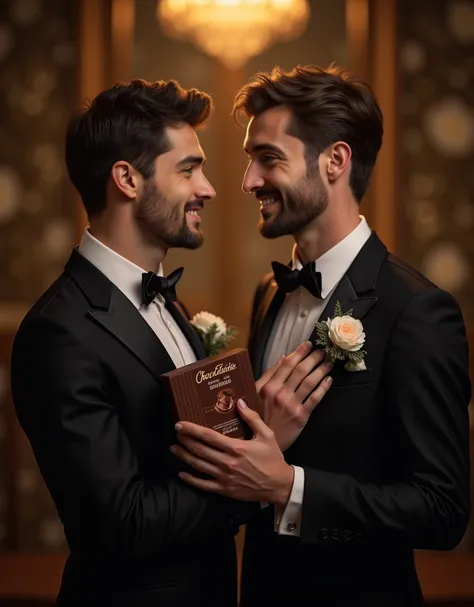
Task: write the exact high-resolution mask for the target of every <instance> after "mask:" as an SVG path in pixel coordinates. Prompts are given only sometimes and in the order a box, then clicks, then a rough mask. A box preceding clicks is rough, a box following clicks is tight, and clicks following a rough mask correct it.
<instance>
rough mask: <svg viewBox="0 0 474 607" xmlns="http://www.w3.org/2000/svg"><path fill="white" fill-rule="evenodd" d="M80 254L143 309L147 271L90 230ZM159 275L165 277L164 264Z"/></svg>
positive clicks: (80, 248) (86, 234)
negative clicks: (103, 241)
mask: <svg viewBox="0 0 474 607" xmlns="http://www.w3.org/2000/svg"><path fill="white" fill-rule="evenodd" d="M78 252H79V253H80V254H81V255H82V256H83V257H85V258H86V259H87V260H88V261H90V262H91V263H92V264H93V265H94V266H95V267H96V268H97V269H99V270H100V271H101V272H102V274H104V275H105V276H106V277H107V278H108V279H109V280H110V281H111V282H113V283H114V285H115V286H116V287H117V288H118V289H120V290H121V291H122V293H123V294H124V295H125V296H126V297H128V299H129V300H130V301H131V302H132V303H133V305H134V306H135V307H136V308H137V310H138V309H139V308H140V307H141V305H142V295H141V285H142V274H143V272H145V270H143V269H142V268H140V267H139V266H137V265H135V264H134V263H132V262H131V261H129V260H128V259H126V258H125V257H122V256H121V255H119V254H118V253H116V252H115V251H113V250H112V249H110V248H109V247H107V246H106V245H105V244H104V243H102V242H101V241H100V240H98V239H97V238H95V236H93V235H92V234H91V233H90V232H89V230H88V229H86V230H85V231H84V234H83V235H82V239H81V244H80V245H79V248H78ZM157 274H158V275H159V276H163V266H162V264H160V267H159V269H158V272H157Z"/></svg>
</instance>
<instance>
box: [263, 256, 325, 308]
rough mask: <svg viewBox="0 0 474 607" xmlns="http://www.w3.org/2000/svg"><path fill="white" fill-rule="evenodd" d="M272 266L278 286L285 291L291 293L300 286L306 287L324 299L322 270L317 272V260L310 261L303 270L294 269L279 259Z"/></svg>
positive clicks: (312, 293) (315, 295)
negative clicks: (322, 293) (322, 294)
mask: <svg viewBox="0 0 474 607" xmlns="http://www.w3.org/2000/svg"><path fill="white" fill-rule="evenodd" d="M272 268H273V273H274V275H275V280H276V283H277V285H278V288H279V289H280V290H281V291H283V292H284V293H291V292H292V291H294V290H295V289H297V288H298V287H304V288H305V289H307V290H308V291H309V292H310V293H311V295H314V297H317V298H318V299H322V297H321V272H316V262H314V261H310V262H309V263H306V264H305V265H304V266H303V267H302V268H301V270H292V269H291V268H289V267H288V266H285V265H283V264H282V263H279V262H278V261H273V262H272Z"/></svg>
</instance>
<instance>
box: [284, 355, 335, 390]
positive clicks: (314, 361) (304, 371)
mask: <svg viewBox="0 0 474 607" xmlns="http://www.w3.org/2000/svg"><path fill="white" fill-rule="evenodd" d="M325 356H326V353H325V352H324V350H315V351H314V352H311V354H309V355H308V356H307V357H306V358H304V359H303V360H302V361H301V362H300V363H298V365H296V367H295V368H294V369H293V371H292V373H291V375H290V377H289V378H288V380H287V381H286V385H287V387H288V388H289V389H290V390H291V391H292V392H296V390H297V388H298V386H299V385H300V384H301V383H302V382H303V381H304V380H305V378H306V377H307V376H308V375H309V374H310V373H311V372H312V371H313V369H314V368H315V367H316V365H319V364H320V363H321V362H322V361H323V360H324V357H325Z"/></svg>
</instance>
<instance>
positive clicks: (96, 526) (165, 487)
mask: <svg viewBox="0 0 474 607" xmlns="http://www.w3.org/2000/svg"><path fill="white" fill-rule="evenodd" d="M108 373H109V371H108V370H107V369H106V368H103V366H102V363H101V361H100V360H99V358H98V357H97V356H96V354H95V353H94V351H93V349H92V348H87V347H85V346H84V344H83V343H82V341H80V340H78V339H77V338H76V337H75V336H74V335H73V334H72V333H71V331H69V330H68V329H66V328H65V327H63V326H61V325H59V324H58V323H56V322H54V321H51V320H50V319H47V318H44V317H36V318H34V319H32V320H29V321H27V322H26V323H24V324H23V326H22V328H21V329H20V331H19V333H18V335H17V337H16V339H15V343H14V347H13V351H12V365H11V381H12V395H13V401H14V406H15V409H16V412H17V416H18V419H19V422H20V424H21V426H22V427H23V429H24V431H25V433H26V435H27V436H28V438H29V440H30V442H31V445H32V447H33V451H34V453H35V456H36V459H37V461H38V464H39V467H40V470H41V472H42V474H43V476H44V478H45V481H46V483H47V485H48V488H49V490H50V492H51V494H52V497H53V499H54V500H55V502H56V505H57V507H58V510H59V514H60V516H61V518H62V521H63V523H64V524H65V527H66V530H69V531H70V532H71V530H72V532H73V533H74V538H73V541H74V542H75V543H76V544H77V543H79V544H80V547H81V549H84V550H88V551H90V550H93V551H94V552H95V553H96V554H97V553H99V554H100V553H106V554H107V555H108V556H109V557H113V558H119V559H120V558H147V557H149V556H153V555H158V554H159V553H160V552H162V551H166V550H167V549H168V548H169V547H170V546H171V544H173V546H176V545H179V544H180V543H183V544H184V543H187V542H194V541H196V540H205V539H206V538H208V537H210V536H216V535H219V534H220V535H222V534H229V535H230V537H232V535H233V534H234V533H235V532H236V531H237V530H238V525H239V524H240V523H241V522H243V521H242V520H240V518H239V513H243V515H242V516H245V515H246V514H247V513H248V512H250V511H251V508H250V505H249V504H243V503H239V502H234V501H232V500H228V499H226V498H221V497H220V496H214V495H210V494H204V493H202V492H199V491H197V490H195V489H193V488H191V487H190V486H188V485H186V484H185V483H184V482H181V481H180V480H179V478H172V479H169V480H167V481H163V483H160V484H155V483H152V482H147V480H145V478H143V476H142V475H141V473H140V468H139V464H138V462H137V458H136V456H135V454H134V452H133V449H132V447H131V445H130V442H129V440H128V437H127V434H126V433H125V432H124V430H123V427H122V425H121V420H120V417H119V414H118V411H117V408H116V407H115V406H114V402H112V401H113V397H112V396H111V393H112V390H110V382H109V380H108V379H107V376H108ZM159 465H160V462H157V466H159ZM254 508H255V506H254ZM252 511H253V510H252ZM69 539H71V537H69Z"/></svg>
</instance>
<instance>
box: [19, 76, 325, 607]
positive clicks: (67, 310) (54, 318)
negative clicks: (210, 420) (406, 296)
mask: <svg viewBox="0 0 474 607" xmlns="http://www.w3.org/2000/svg"><path fill="white" fill-rule="evenodd" d="M210 110H211V100H210V97H209V96H208V95H206V94H204V93H201V92H199V91H197V90H195V89H192V90H190V91H185V90H183V89H182V88H181V87H180V86H179V85H178V84H177V83H176V82H173V81H170V82H155V83H147V82H144V81H133V82H131V83H129V84H118V85H116V86H114V87H113V88H111V89H109V90H106V91H103V92H102V93H100V94H99V95H98V96H97V97H96V98H95V100H94V101H93V102H92V104H91V105H90V107H88V108H87V109H86V110H85V111H83V112H81V113H79V114H78V115H77V116H76V117H74V118H73V119H72V120H71V122H70V124H69V126H68V130H67V136H66V163H67V167H68V171H69V175H70V178H71V180H72V182H73V184H74V185H75V187H76V188H77V190H78V192H79V194H80V196H81V198H82V201H83V203H84V206H85V209H86V211H87V214H88V218H89V228H88V229H87V230H86V231H85V232H84V236H83V238H82V242H81V243H80V246H79V247H78V249H76V250H74V251H73V253H72V255H71V257H70V259H69V261H68V262H67V264H66V267H65V271H64V273H63V274H62V276H60V277H59V278H58V280H57V281H56V282H55V283H54V284H53V285H52V286H51V287H49V289H48V290H47V291H46V292H45V293H44V294H43V295H42V296H41V298H40V299H39V301H38V302H37V303H36V304H35V305H34V306H33V308H32V309H31V310H30V312H29V313H28V315H27V316H26V318H25V319H24V321H23V322H22V324H21V327H20V329H19V331H18V334H17V336H16V339H15V343H14V347H13V353H12V369H11V373H12V393H13V401H14V405H15V408H16V411H17V415H18V419H19V421H20V423H21V425H22V427H23V429H24V430H25V432H26V435H27V436H28V438H29V440H30V442H31V445H32V447H33V450H34V453H35V457H36V459H37V462H38V464H39V468H40V470H41V473H42V475H43V477H44V479H45V481H46V484H47V486H48V488H49V491H50V493H51V495H52V497H53V499H54V501H55V504H56V507H57V510H58V513H59V516H60V518H61V520H62V522H63V524H64V530H65V534H66V538H67V541H68V544H69V547H70V556H69V559H68V561H67V564H66V567H65V571H64V575H63V581H62V586H61V590H60V594H59V598H58V602H57V604H58V605H60V606H63V607H84V606H85V605H91V606H101V607H103V606H105V605H113V606H114V607H120V606H122V607H135V606H136V607H148V606H150V607H152V606H153V607H154V606H156V605H160V606H161V607H177V606H178V605H179V606H188V605H189V606H191V605H192V606H193V607H194V606H195V607H204V606H206V607H235V605H236V596H237V583H236V555H235V544H234V534H235V533H236V532H237V531H238V528H239V523H240V522H242V521H243V520H245V519H246V517H247V516H248V515H249V514H250V513H251V512H254V511H257V512H258V510H259V507H260V505H259V504H250V505H247V504H243V503H237V502H235V501H232V500H230V499H227V498H224V497H219V496H211V495H209V494H204V493H202V492H200V491H198V490H195V489H192V488H191V487H189V486H187V485H186V484H185V483H183V482H182V481H181V480H180V479H179V478H178V471H179V467H178V465H177V464H178V460H176V459H175V458H173V457H172V455H171V454H170V452H169V447H170V445H171V443H172V442H173V441H174V429H173V413H172V408H171V404H170V402H169V398H168V395H167V394H166V392H165V388H164V387H163V386H162V385H161V384H160V382H159V378H160V375H161V374H163V373H165V372H167V371H170V370H172V369H174V368H176V367H180V366H182V365H185V364H187V363H191V362H194V361H195V360H197V359H199V358H203V357H204V351H203V347H202V344H201V342H200V340H199V338H198V336H197V333H196V332H195V331H194V330H193V328H192V327H191V325H190V324H189V322H188V319H187V318H186V316H184V315H183V313H182V312H181V309H180V306H179V305H177V302H176V294H175V286H176V283H177V281H178V279H179V277H180V275H181V269H179V270H176V271H174V272H172V273H171V274H169V275H168V276H167V277H166V278H165V277H164V276H163V272H162V262H163V260H164V258H165V256H166V253H167V250H168V249H169V248H170V247H185V248H188V249H194V248H196V247H198V246H199V245H200V244H201V243H202V240H203V235H202V233H201V231H200V217H199V211H200V210H201V209H202V208H203V206H204V203H205V202H206V201H208V200H210V199H211V198H213V197H214V195H215V192H214V190H213V188H212V186H211V185H210V183H209V182H208V181H207V179H206V178H205V176H204V174H203V170H202V169H203V164H204V153H203V150H202V149H201V146H200V144H199V141H198V138H197V135H196V132H195V128H197V127H198V126H200V125H201V124H203V123H204V122H205V120H206V119H207V117H208V115H209V112H210ZM309 352H310V348H308V345H304V346H303V347H302V348H299V349H298V350H297V352H295V353H294V355H292V356H289V357H287V358H286V359H285V361H284V362H282V363H281V364H279V365H277V366H276V367H275V369H274V370H273V371H272V370H270V373H269V374H267V378H266V379H265V381H263V382H260V384H259V385H258V386H257V387H258V389H259V390H260V388H261V387H262V386H264V387H265V389H266V390H267V391H268V393H269V394H270V392H272V393H273V394H274V395H275V396H278V394H279V388H284V389H285V394H286V397H287V398H286V400H285V404H286V405H288V406H290V408H291V407H293V406H295V407H299V408H300V409H301V402H303V400H305V399H306V397H307V396H308V393H309V392H311V391H312V389H313V388H314V387H315V386H316V385H317V384H318V383H319V381H320V380H321V372H318V371H316V372H313V373H312V369H313V367H314V366H315V364H316V363H317V361H318V359H319V360H321V357H320V356H319V355H314V354H309ZM308 373H309V375H308ZM307 375H308V377H306V376H307ZM305 377H306V382H307V383H306V385H305V386H304V387H301V386H300V384H301V380H302V379H303V378H305ZM267 380H268V381H267ZM267 386H268V387H267ZM324 392H325V387H324V386H323V389H322V390H320V391H319V394H316V397H313V395H312V396H310V399H311V405H312V406H315V405H316V404H317V402H318V401H319V400H320V398H321V397H322V395H323V394H324ZM262 397H263V400H264V403H263V404H264V406H268V405H271V404H272V397H271V395H270V396H268V395H267V396H265V395H262ZM305 402H308V401H305ZM310 408H311V407H309V408H308V407H306V409H308V410H310ZM276 414H277V417H278V414H280V415H281V416H282V417H281V419H284V417H285V407H284V406H280V407H279V408H278V411H276ZM244 415H245V414H244ZM250 421H252V420H250ZM267 430H268V428H267ZM249 442H252V444H253V450H254V451H255V450H256V449H259V450H260V453H263V454H267V455H270V454H273V455H275V456H276V457H277V459H278V458H280V460H279V461H281V462H282V461H283V458H282V456H281V451H280V449H279V447H278V444H277V442H276V439H275V437H274V436H273V435H272V434H270V433H269V434H268V438H267V439H265V440H259V441H249ZM283 463H284V462H283Z"/></svg>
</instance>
